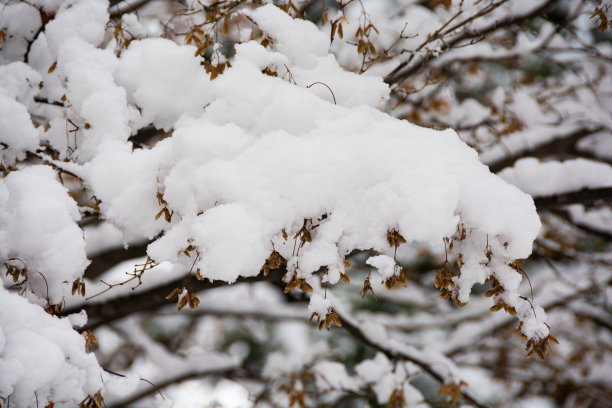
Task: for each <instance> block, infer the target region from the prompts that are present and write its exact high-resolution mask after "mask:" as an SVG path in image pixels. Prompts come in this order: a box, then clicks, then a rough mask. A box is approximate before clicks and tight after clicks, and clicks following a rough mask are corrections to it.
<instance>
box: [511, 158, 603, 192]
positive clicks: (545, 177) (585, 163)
mask: <svg viewBox="0 0 612 408" xmlns="http://www.w3.org/2000/svg"><path fill="white" fill-rule="evenodd" d="M594 174H597V177H593V175H594ZM499 176H500V177H501V178H503V179H504V180H506V181H508V182H509V183H512V184H514V185H515V186H517V187H519V188H520V189H521V190H522V191H524V192H526V193H528V194H531V195H533V196H548V195H555V194H560V193H565V192H568V191H577V190H581V189H583V188H600V187H610V186H612V167H610V165H608V164H605V163H600V162H595V161H592V160H586V159H574V160H566V161H563V162H559V161H550V162H541V161H539V160H538V159H536V158H526V159H521V160H518V161H517V162H516V163H515V164H514V166H513V167H510V168H506V169H504V170H503V171H501V172H500V173H499Z"/></svg>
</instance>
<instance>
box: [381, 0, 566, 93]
mask: <svg viewBox="0 0 612 408" xmlns="http://www.w3.org/2000/svg"><path fill="white" fill-rule="evenodd" d="M556 2H557V1H556V0H548V1H547V2H546V3H544V4H542V5H541V6H540V7H538V8H536V9H535V10H533V11H531V12H529V13H527V14H523V15H519V16H512V17H508V18H506V19H504V20H502V21H497V22H495V23H493V24H490V25H488V26H486V27H484V28H482V29H480V30H478V31H467V30H466V31H464V32H463V33H462V34H461V35H458V36H456V37H454V38H449V39H447V40H445V41H444V42H443V43H442V45H441V50H442V51H447V50H449V49H451V48H452V47H453V46H454V45H456V44H458V43H460V42H461V41H465V40H469V39H472V38H480V37H483V36H486V35H488V34H490V33H492V32H494V31H496V30H498V29H500V28H503V27H508V26H511V25H515V24H522V23H525V22H527V21H529V20H531V19H532V18H534V17H537V16H539V15H542V14H543V13H544V12H545V11H546V10H548V8H550V7H551V6H553V5H554V4H555V3H556ZM428 61H429V59H428V56H424V57H421V58H419V60H417V61H416V62H415V63H413V64H411V62H412V61H411V60H408V61H405V62H402V63H401V64H399V65H398V66H397V67H396V68H395V69H394V70H393V71H391V73H389V74H388V75H387V76H386V77H385V82H386V83H388V84H389V85H393V84H398V83H401V82H402V81H403V80H404V79H406V78H408V77H409V76H411V75H412V74H414V73H416V72H418V71H419V70H420V69H421V68H422V67H423V66H424V65H425V64H427V62H428Z"/></svg>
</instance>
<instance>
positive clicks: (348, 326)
mask: <svg viewBox="0 0 612 408" xmlns="http://www.w3.org/2000/svg"><path fill="white" fill-rule="evenodd" d="M340 318H341V319H342V316H340ZM342 328H343V329H344V330H346V331H347V332H349V333H350V334H351V335H352V336H353V337H355V338H356V339H359V340H361V341H362V342H364V343H365V344H367V345H368V346H370V347H373V348H375V349H376V350H379V351H381V352H382V353H383V354H385V355H386V356H387V358H388V359H389V360H391V361H396V360H398V359H404V360H408V361H410V362H412V363H414V364H416V365H418V366H419V367H421V368H422V369H423V371H425V372H426V373H428V374H429V375H431V376H432V377H433V378H435V379H436V380H437V381H439V382H440V383H441V384H444V383H445V380H444V377H442V376H441V375H440V374H439V373H438V372H437V371H435V370H434V369H433V368H432V367H431V366H430V365H429V364H427V363H426V362H424V361H422V360H419V359H417V358H415V357H413V356H410V355H407V354H404V353H401V352H400V351H396V350H391V349H389V348H386V347H384V346H383V345H381V344H379V343H376V342H374V341H372V340H371V339H370V338H369V337H368V336H366V335H365V334H364V333H363V332H362V331H361V329H360V328H359V327H357V326H355V325H353V324H352V323H351V322H349V321H348V320H346V319H342ZM462 394H463V397H464V398H465V399H466V400H467V401H468V402H469V403H470V404H471V405H473V406H475V407H480V408H484V407H486V405H482V404H481V403H479V402H478V401H477V400H476V399H475V398H474V397H472V396H471V395H470V394H468V393H466V392H462Z"/></svg>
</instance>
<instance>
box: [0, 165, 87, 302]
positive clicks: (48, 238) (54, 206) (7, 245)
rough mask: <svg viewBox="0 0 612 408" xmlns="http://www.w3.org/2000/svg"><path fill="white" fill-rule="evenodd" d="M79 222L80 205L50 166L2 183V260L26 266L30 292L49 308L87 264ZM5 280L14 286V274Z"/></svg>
mask: <svg viewBox="0 0 612 408" xmlns="http://www.w3.org/2000/svg"><path fill="white" fill-rule="evenodd" d="M78 219H80V214H79V211H78V208H77V205H76V202H75V201H74V200H73V199H72V198H71V197H70V196H69V195H68V191H67V190H66V188H65V187H64V186H62V185H61V184H60V183H59V181H57V178H56V175H55V172H54V171H53V170H52V169H51V168H50V167H48V166H31V167H28V168H25V169H23V170H20V171H17V172H12V173H10V174H9V175H8V176H7V177H5V178H4V179H0V259H1V260H3V261H4V262H8V260H9V259H12V260H11V261H10V263H11V264H13V265H14V266H17V267H19V268H22V267H23V266H24V265H26V266H27V268H28V281H27V289H28V290H30V291H32V292H33V293H34V294H36V295H37V296H38V297H40V298H41V299H46V298H47V296H48V298H49V301H50V302H51V304H58V303H59V302H60V301H61V300H62V298H63V297H64V296H65V295H67V294H68V291H69V290H70V285H69V284H71V283H72V282H73V281H74V280H75V279H77V278H80V277H81V276H82V274H83V271H84V270H85V268H86V267H87V265H88V264H89V261H88V260H87V257H86V255H85V240H84V239H83V232H82V231H81V229H80V228H79V227H78V225H77V224H76V221H77V220H78ZM42 275H44V278H45V279H43V277H42ZM2 280H3V282H4V284H5V286H10V285H12V284H13V283H14V282H13V280H12V279H11V277H10V276H2ZM64 282H67V283H64Z"/></svg>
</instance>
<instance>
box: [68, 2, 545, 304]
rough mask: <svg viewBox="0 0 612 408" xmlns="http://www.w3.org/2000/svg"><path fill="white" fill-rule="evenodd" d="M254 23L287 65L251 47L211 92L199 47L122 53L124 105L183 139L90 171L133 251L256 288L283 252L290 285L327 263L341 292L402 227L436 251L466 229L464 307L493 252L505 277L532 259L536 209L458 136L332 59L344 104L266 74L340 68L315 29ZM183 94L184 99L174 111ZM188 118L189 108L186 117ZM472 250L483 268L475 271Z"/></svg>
mask: <svg viewBox="0 0 612 408" xmlns="http://www.w3.org/2000/svg"><path fill="white" fill-rule="evenodd" d="M251 17H252V18H253V19H254V20H255V21H256V22H257V24H258V25H260V27H261V28H262V29H264V30H270V32H271V33H270V36H272V38H273V39H274V36H275V35H277V36H278V41H277V49H278V50H283V52H284V54H281V53H278V52H276V51H270V50H268V49H266V48H264V47H262V46H261V45H259V44H258V43H255V42H249V43H245V44H240V45H238V46H236V55H235V57H234V59H233V60H232V67H231V68H228V69H227V70H226V71H225V72H224V73H223V74H222V75H221V76H219V77H218V78H217V79H215V80H214V81H212V82H210V81H209V82H207V83H206V84H204V82H202V81H203V80H202V78H206V77H205V74H204V72H203V70H201V69H200V70H197V69H195V68H196V66H197V59H196V58H195V57H193V56H192V54H190V52H191V48H189V47H187V48H181V47H179V46H177V45H173V44H171V43H170V42H168V41H167V40H159V39H149V40H142V41H134V42H133V43H132V45H131V47H130V49H128V50H127V51H125V52H124V53H123V54H122V57H121V59H120V61H119V67H118V68H117V71H116V72H117V74H116V76H117V79H118V80H119V81H120V82H121V83H122V85H123V86H124V87H125V89H127V91H128V95H127V98H128V100H129V101H132V103H137V104H138V107H139V108H140V109H142V112H143V113H142V116H143V117H146V118H147V120H152V121H154V122H155V121H156V120H159V122H157V123H158V125H159V126H164V127H166V126H168V127H173V128H174V133H173V137H171V138H167V139H165V140H163V141H161V142H159V143H158V144H157V145H156V146H155V147H154V148H152V149H148V150H143V149H140V150H137V151H135V152H131V151H129V150H128V149H117V150H114V151H105V152H102V153H99V154H98V155H97V156H96V157H95V158H94V159H93V160H92V161H90V162H89V163H86V164H85V165H84V166H83V167H82V169H80V170H78V171H80V174H81V175H82V176H83V177H84V178H85V180H86V181H87V183H88V184H89V185H90V187H91V188H92V190H93V191H95V192H96V197H97V198H99V199H100V200H101V201H102V203H101V209H102V211H103V213H104V215H105V217H106V218H107V219H108V220H109V221H111V222H112V223H114V224H115V225H116V226H118V227H119V228H121V229H122V231H123V232H124V234H125V237H126V239H129V240H131V239H135V238H138V237H148V238H153V237H155V236H157V235H158V234H160V233H163V235H162V236H161V237H160V238H159V239H157V240H156V241H155V242H153V243H152V244H151V245H150V246H149V249H148V253H149V255H150V256H151V257H152V258H153V259H155V260H156V261H160V262H161V261H170V262H174V263H181V264H183V265H184V266H185V267H187V268H190V267H191V265H192V264H193V262H194V258H193V256H190V257H187V256H186V255H185V254H184V252H183V251H184V250H185V249H186V248H187V247H189V246H192V247H193V248H195V249H196V250H197V254H198V257H197V261H196V263H195V267H196V268H200V273H201V274H202V276H204V277H206V278H209V279H219V280H224V281H228V282H233V281H235V280H236V279H237V278H238V277H239V276H253V275H257V274H258V273H259V271H260V268H261V266H262V265H263V264H264V262H265V260H266V258H267V257H268V256H269V254H270V253H271V252H272V251H273V250H274V249H275V250H277V251H279V252H280V253H281V254H282V255H283V257H284V258H285V259H287V260H288V265H289V274H290V276H291V275H296V276H297V277H299V278H304V279H306V280H309V279H311V278H312V273H313V272H315V271H317V270H318V269H319V268H321V267H323V266H328V267H329V270H330V275H331V274H332V273H333V275H334V277H333V278H330V279H329V281H330V282H331V283H334V282H335V281H337V278H338V276H339V271H342V270H343V264H342V262H343V258H344V256H345V255H346V254H348V253H349V252H350V251H352V250H354V249H373V250H375V251H378V252H379V254H380V255H386V256H391V255H392V252H391V250H390V248H389V245H388V243H387V239H386V234H387V232H388V231H390V230H397V231H398V232H399V233H400V234H402V236H403V237H404V238H405V239H406V240H407V241H408V242H413V241H420V242H425V243H428V244H431V245H436V246H437V247H440V246H441V244H442V238H443V237H449V236H451V235H453V234H454V233H455V231H456V230H457V225H458V224H459V223H464V224H465V226H466V227H467V228H469V230H470V234H469V236H468V239H467V240H466V242H465V243H464V246H466V248H468V249H466V251H465V255H464V258H465V259H464V261H465V263H466V264H467V265H469V266H470V267H469V270H467V271H466V273H465V276H464V275H463V274H462V276H461V277H460V278H458V279H457V282H456V283H457V284H458V287H459V291H460V293H461V299H462V300H463V301H467V297H468V295H469V291H470V289H471V286H472V285H473V284H474V283H476V282H484V281H485V280H486V279H487V278H488V277H489V276H490V275H491V273H492V270H491V268H489V267H488V266H487V265H484V264H483V262H482V254H484V251H485V247H486V243H487V241H488V243H489V245H491V246H492V247H493V248H494V250H493V253H494V255H495V258H496V260H497V261H498V262H499V264H500V265H502V266H503V265H506V264H507V263H509V262H512V261H513V260H514V259H517V258H525V257H527V256H528V255H529V254H530V253H531V245H532V242H533V240H534V239H535V237H536V234H537V232H538V230H539V226H540V223H539V219H538V216H537V214H536V211H535V207H534V205H533V201H532V199H531V198H530V197H529V196H528V195H526V194H524V193H521V192H520V191H519V190H518V189H517V188H516V187H514V186H511V185H509V184H507V183H506V182H504V181H503V180H501V179H500V178H498V177H496V176H494V175H492V174H491V173H490V172H489V171H488V169H487V168H486V167H485V166H484V165H482V164H481V163H480V162H479V161H478V157H477V154H476V152H475V151H474V150H472V149H470V148H469V147H468V146H467V145H465V144H464V143H463V142H462V141H461V140H460V139H459V138H458V136H457V134H456V133H455V132H454V131H452V130H446V131H442V132H439V131H434V130H431V129H425V128H421V127H418V126H415V125H412V124H410V123H408V122H406V121H401V120H398V119H395V118H393V117H391V116H389V115H387V114H384V113H382V112H380V111H378V110H376V109H375V108H373V107H372V106H376V105H377V103H378V102H379V101H380V100H381V98H384V97H385V95H386V88H385V87H384V86H382V85H381V84H382V82H381V81H380V79H375V78H367V77H363V76H356V75H352V74H351V75H349V74H348V73H346V72H344V71H343V70H342V69H341V68H340V67H339V66H338V65H337V63H335V62H334V64H335V65H333V64H329V65H328V66H327V67H326V69H325V71H326V74H325V77H321V78H320V79H321V80H324V81H326V82H329V86H330V88H331V89H332V90H333V91H334V94H335V95H336V99H337V102H338V104H337V105H335V104H334V103H333V102H332V101H330V96H329V94H328V93H325V92H324V93H323V94H322V95H320V94H319V93H317V92H314V87H313V88H305V87H304V86H301V85H303V84H299V83H298V85H297V86H296V85H295V84H293V83H290V82H288V81H284V80H282V79H281V78H276V77H270V76H267V75H264V74H262V72H261V71H262V69H263V68H265V67H269V66H270V64H281V63H282V64H283V65H287V67H288V68H289V70H290V71H292V72H300V70H301V71H303V72H310V73H313V72H314V73H315V74H313V75H315V76H314V77H313V79H316V78H318V77H317V75H318V74H317V72H318V71H317V70H318V68H317V67H318V66H319V64H320V63H321V62H322V61H323V60H327V59H329V58H330V57H329V56H328V55H327V54H325V50H324V49H323V40H322V38H321V35H315V32H314V31H313V30H314V26H312V25H311V24H310V23H306V22H303V21H294V20H292V19H291V18H290V17H289V16H287V15H286V14H285V13H282V12H280V11H279V10H278V9H276V8H275V7H272V6H268V7H262V8H260V9H258V10H257V11H256V12H253V13H251ZM290 28H292V30H293V31H291V30H290ZM296 38H299V39H300V41H298V40H297V39H296ZM183 50H186V52H183ZM187 51H188V52H187ZM285 54H286V55H285ZM142 61H150V62H151V64H154V63H155V62H159V63H161V64H162V65H163V64H171V65H168V66H171V67H172V68H173V70H175V71H177V72H181V77H180V78H177V77H176V75H175V74H174V73H168V72H166V71H165V70H163V69H158V67H154V68H153V69H151V70H149V71H148V73H147V74H146V75H144V74H143V75H128V74H127V73H134V72H140V71H142V70H145V67H144V66H143V62H142ZM164 66H165V65H164ZM147 67H148V66H147ZM206 81H208V80H207V79H206ZM175 82H176V83H177V84H178V85H179V87H180V88H181V89H185V91H184V92H173V93H172V94H171V95H170V98H171V100H165V99H164V98H162V97H161V95H164V92H166V91H167V89H168V87H169V85H171V83H175ZM186 84H193V89H195V90H197V92H194V91H193V89H187V88H186V87H187V85H186ZM323 89H324V90H325V91H326V92H328V90H327V89H325V87H323ZM349 89H363V90H364V91H363V92H362V93H363V96H362V97H361V98H362V99H357V100H352V99H351V98H352V97H351V94H350V93H343V91H341V90H349ZM206 101H210V102H208V105H206V106H205V108H204V107H203V106H202V105H203V104H204V103H206ZM354 104H358V106H354ZM368 105H369V106H368ZM176 106H179V107H184V106H188V107H193V109H191V108H188V109H187V112H186V113H183V114H181V112H182V111H183V109H180V110H174V107H176ZM190 109H191V110H190ZM201 112H203V113H201ZM194 115H195V116H194ZM75 171H77V170H76V169H75ZM160 211H161V213H160ZM164 211H165V213H164ZM156 217H157V219H156ZM166 218H169V219H170V222H167V221H166ZM304 220H308V221H307V222H306V224H304ZM304 225H305V227H306V228H307V229H309V231H310V234H311V238H312V241H311V242H305V245H304V246H303V247H302V248H300V250H299V251H294V250H293V248H294V235H295V234H296V233H299V231H300V229H301V228H302V226H304ZM315 226H316V228H313V227H315ZM283 230H285V231H286V233H287V234H289V239H288V240H284V239H283V234H282V231H283ZM296 239H297V240H299V237H298V238H296ZM470 243H471V244H473V248H472V249H471V250H469V245H470ZM470 253H473V254H477V255H474V257H473V258H472V259H470V256H469V254H470ZM381 259H382V258H381ZM375 266H377V265H375ZM379 266H381V267H382V264H381V265H379ZM387 269H388V268H387ZM387 269H385V268H384V267H382V268H381V276H383V277H385V276H387V275H389V274H390V272H389V271H387ZM513 273H514V274H515V275H516V272H513ZM512 279H515V278H514V277H513V278H506V280H508V281H511V280H512ZM515 286H516V285H515V284H512V285H511V284H508V287H513V288H514V287H515Z"/></svg>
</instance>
